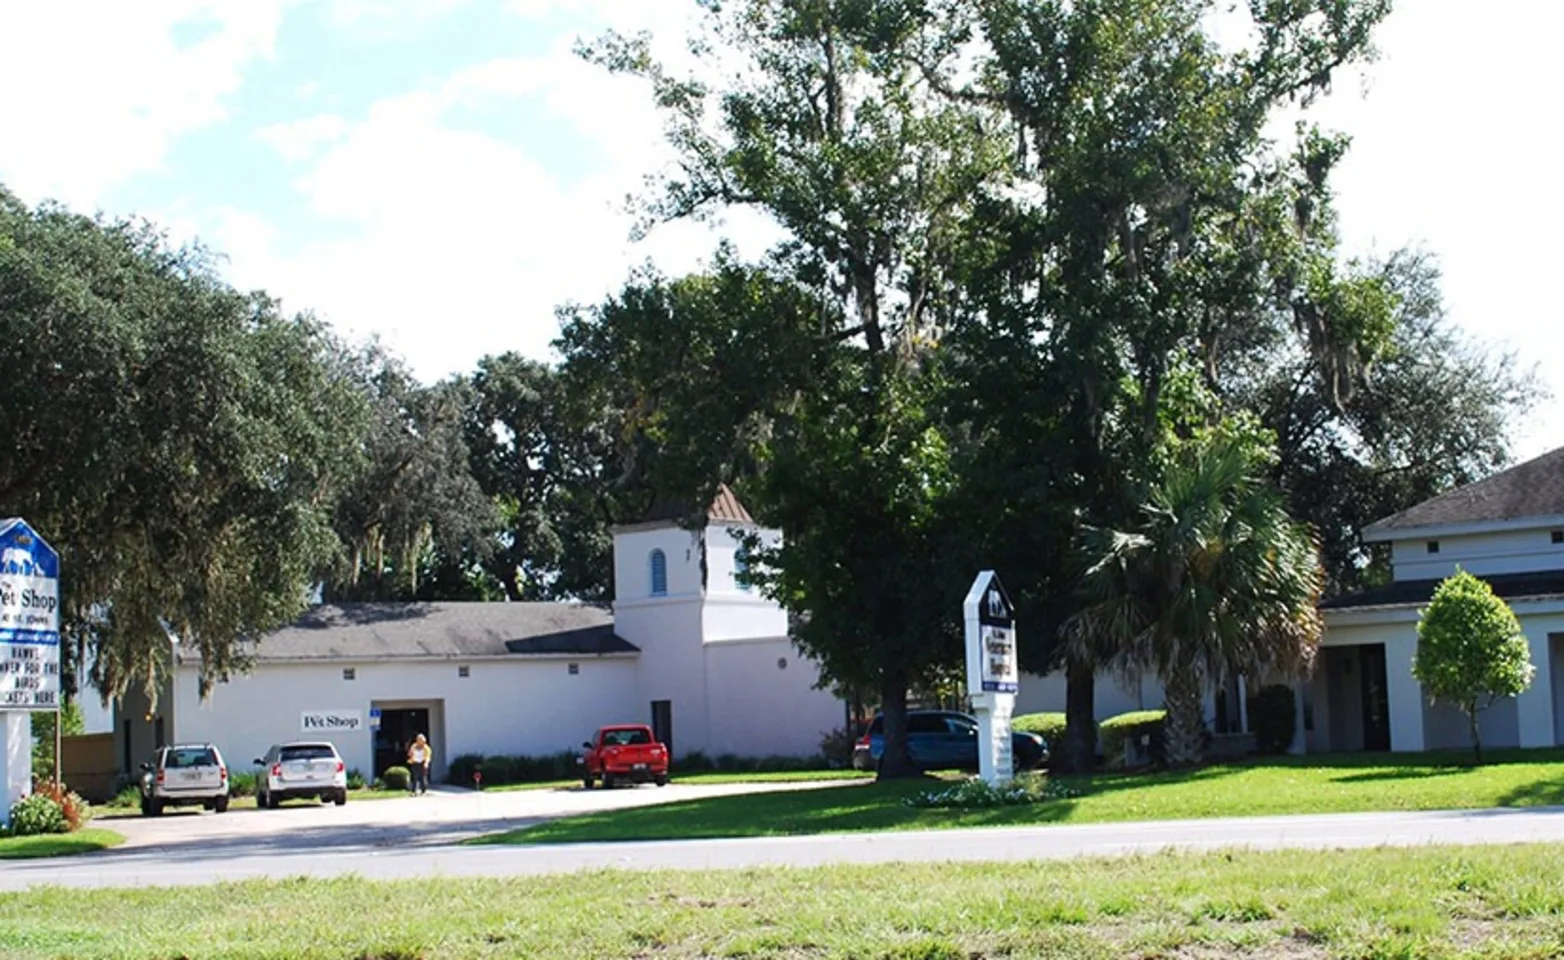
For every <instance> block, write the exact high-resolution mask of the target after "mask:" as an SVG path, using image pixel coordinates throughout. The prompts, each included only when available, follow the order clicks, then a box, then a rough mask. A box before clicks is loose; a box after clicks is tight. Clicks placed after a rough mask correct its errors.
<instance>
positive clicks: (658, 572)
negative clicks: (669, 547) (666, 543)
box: [652, 550, 668, 597]
mask: <svg viewBox="0 0 1564 960" xmlns="http://www.w3.org/2000/svg"><path fill="white" fill-rule="evenodd" d="M667 595H668V555H667V554H666V553H663V552H662V551H661V550H653V551H652V596H654V597H666V596H667Z"/></svg>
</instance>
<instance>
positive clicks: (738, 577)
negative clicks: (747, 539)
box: [733, 547, 750, 593]
mask: <svg viewBox="0 0 1564 960" xmlns="http://www.w3.org/2000/svg"><path fill="white" fill-rule="evenodd" d="M748 575H749V551H748V550H746V549H744V548H743V547H739V548H738V549H737V550H735V551H733V585H734V586H735V587H738V588H739V589H740V590H742V591H744V592H745V593H748V592H749V588H750V584H749V581H748V580H746V579H744V578H745V577H746V576H748Z"/></svg>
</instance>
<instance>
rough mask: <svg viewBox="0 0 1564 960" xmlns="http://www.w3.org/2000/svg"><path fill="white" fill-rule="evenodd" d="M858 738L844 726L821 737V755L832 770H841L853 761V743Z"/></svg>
mask: <svg viewBox="0 0 1564 960" xmlns="http://www.w3.org/2000/svg"><path fill="white" fill-rule="evenodd" d="M855 742H856V738H855V737H854V736H853V734H852V731H851V730H848V729H846V728H843V727H838V728H837V729H835V730H832V731H830V732H828V733H827V734H826V735H825V736H823V737H821V738H820V757H821V759H822V760H824V761H825V765H826V767H827V768H828V769H831V770H841V769H843V768H845V767H847V766H849V765H851V764H852V762H853V744H854V743H855Z"/></svg>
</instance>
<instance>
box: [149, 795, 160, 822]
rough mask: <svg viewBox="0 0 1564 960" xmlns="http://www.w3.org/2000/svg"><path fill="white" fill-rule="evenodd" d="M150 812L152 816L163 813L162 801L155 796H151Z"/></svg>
mask: <svg viewBox="0 0 1564 960" xmlns="http://www.w3.org/2000/svg"><path fill="white" fill-rule="evenodd" d="M151 813H152V816H154V817H161V816H162V815H163V801H161V800H159V799H158V798H156V797H153V798H152V811H151Z"/></svg>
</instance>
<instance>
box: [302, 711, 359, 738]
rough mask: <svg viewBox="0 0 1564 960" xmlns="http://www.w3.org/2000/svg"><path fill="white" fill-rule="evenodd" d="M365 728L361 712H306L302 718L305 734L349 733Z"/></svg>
mask: <svg viewBox="0 0 1564 960" xmlns="http://www.w3.org/2000/svg"><path fill="white" fill-rule="evenodd" d="M363 726H364V714H363V712H362V711H359V710H306V711H304V713H303V715H302V716H301V718H300V729H302V730H303V731H304V732H305V733H348V732H352V731H354V730H360V729H363Z"/></svg>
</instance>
